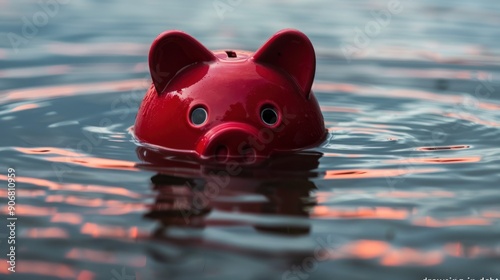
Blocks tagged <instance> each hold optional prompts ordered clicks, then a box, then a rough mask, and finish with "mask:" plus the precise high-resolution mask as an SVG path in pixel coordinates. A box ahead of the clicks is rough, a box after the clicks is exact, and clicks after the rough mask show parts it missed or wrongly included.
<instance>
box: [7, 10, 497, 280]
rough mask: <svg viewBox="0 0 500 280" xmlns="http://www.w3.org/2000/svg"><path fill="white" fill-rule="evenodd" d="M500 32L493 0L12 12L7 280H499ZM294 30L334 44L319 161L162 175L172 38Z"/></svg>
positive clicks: (232, 39)
mask: <svg viewBox="0 0 500 280" xmlns="http://www.w3.org/2000/svg"><path fill="white" fill-rule="evenodd" d="M499 26H500V2H496V1H486V0H478V1H465V0H463V1H462V0H455V1H451V0H433V1H430V0H421V1H409V0H353V1H340V0H335V1H331V0H330V1H326V0H313V1H304V0H291V1H280V0H269V1H261V0H257V1H249V0H209V1H184V2H181V1H175V2H174V1H170V2H165V1H156V0H146V1H142V2H138V1H129V0H122V1H116V0H107V1H97V0H88V1H83V0H37V1H34V0H33V1H28V0H17V1H13V0H0V127H1V131H2V132H1V134H0V135H1V137H0V167H1V168H0V172H1V173H0V181H2V182H4V183H5V184H4V183H2V184H4V185H5V186H6V185H7V181H8V177H7V169H8V168H14V169H15V174H16V180H17V181H16V182H17V188H16V191H17V193H16V195H17V196H16V203H17V208H16V215H17V217H18V221H17V231H16V234H17V235H16V237H17V240H18V245H17V246H16V250H17V251H16V256H17V259H16V273H10V272H9V271H8V270H7V269H8V268H9V264H8V263H7V262H6V261H7V256H6V254H7V253H8V246H7V243H6V240H7V237H8V234H9V232H8V231H7V229H6V227H5V226H0V237H1V243H0V249H1V254H0V275H1V276H0V278H2V279H4V278H5V279H35V278H36V279H79V280H82V279H116V280H122V279H126V280H133V279H289V280H292V279H301V280H303V279H425V278H426V277H427V278H428V279H439V278H442V279H455V278H456V279H461V278H463V279H467V280H471V279H477V280H479V279H481V278H482V277H485V279H489V278H488V277H492V278H493V279H495V278H500V266H498V263H499V260H500V238H499V236H500V203H499V202H500V189H499V182H500V175H499V174H500V173H499V172H498V170H499V167H500V150H499V148H498V143H499V139H500V131H499V127H500V95H499V92H500V67H499V60H500V59H499V57H500V56H499V55H500V49H499V48H498V44H499V42H500V41H499V38H500V28H499ZM283 28H296V29H299V30H301V31H302V32H304V33H305V34H306V35H307V36H309V38H310V39H311V41H312V42H313V44H314V46H315V49H316V55H317V70H316V80H315V83H314V86H313V89H314V91H315V94H316V97H317V98H318V100H319V102H320V105H321V109H322V112H323V115H324V117H325V124H326V126H327V128H328V129H329V131H330V134H329V137H328V139H327V140H326V141H325V142H324V143H323V144H322V145H321V146H320V147H318V148H315V149H312V150H309V151H306V152H304V153H300V154H298V155H295V156H292V157H290V158H287V159H284V160H275V161H272V162H270V163H269V165H267V166H265V167H263V168H256V169H252V170H248V171H245V172H243V173H242V174H240V175H239V176H236V177H229V178H228V177H227V176H225V175H224V174H222V175H221V174H220V173H217V172H215V171H213V170H211V169H210V167H206V166H200V165H199V164H197V163H194V162H178V161H167V162H161V163H158V164H151V163H145V162H144V159H145V158H144V156H145V154H144V151H143V150H141V147H138V146H137V145H136V143H134V141H133V139H132V137H131V135H130V133H129V132H128V131H129V128H130V127H131V126H132V125H133V123H134V119H135V114H136V112H137V109H138V107H139V105H140V102H141V100H142V98H143V96H144V93H145V91H146V89H147V88H148V87H149V85H150V77H149V69H148V67H147V54H148V51H149V47H150V44H151V42H152V41H153V40H154V38H155V37H156V36H157V35H158V34H159V33H161V32H163V31H165V30H170V29H179V30H183V31H185V32H187V33H189V34H191V35H192V36H194V37H195V38H197V39H198V40H199V41H200V42H202V43H203V44H204V45H205V46H207V47H208V48H210V49H244V50H250V51H254V50H256V49H257V48H258V47H259V46H261V45H262V44H263V43H264V42H265V41H266V40H267V39H268V38H269V37H270V36H271V35H272V34H274V33H275V32H277V31H278V30H280V29H283ZM214 172H215V173H214ZM214 174H216V175H214ZM226 175H227V174H226ZM213 180H215V181H224V182H225V184H224V186H223V187H221V189H219V190H218V191H217V194H216V195H211V194H210V193H209V192H207V188H206V186H207V184H208V183H210V182H212V181H213ZM226 180H227V181H226ZM0 194H1V196H0V203H1V204H2V207H1V208H0V209H1V210H0V213H1V214H2V217H6V215H7V214H9V213H8V210H7V208H6V205H7V202H8V200H7V188H6V187H5V188H0ZM4 206H5V207H4ZM2 220H3V221H5V223H7V220H6V218H2Z"/></svg>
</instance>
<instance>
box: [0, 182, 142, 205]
mask: <svg viewBox="0 0 500 280" xmlns="http://www.w3.org/2000/svg"><path fill="white" fill-rule="evenodd" d="M16 179H17V182H20V183H24V184H32V185H35V186H40V187H46V188H48V189H50V190H61V189H62V190H69V191H80V192H97V193H103V194H114V195H121V196H127V197H131V198H139V197H141V195H139V194H138V193H135V192H132V191H130V190H128V189H125V188H119V187H111V186H98V185H80V184H58V183H56V182H52V181H49V180H44V179H38V178H30V177H16ZM0 180H1V181H7V176H6V175H2V174H0ZM4 211H5V210H4Z"/></svg>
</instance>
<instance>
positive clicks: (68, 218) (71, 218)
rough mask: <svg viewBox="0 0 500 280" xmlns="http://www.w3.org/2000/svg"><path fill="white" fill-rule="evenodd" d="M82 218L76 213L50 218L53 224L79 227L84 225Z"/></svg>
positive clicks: (59, 214)
mask: <svg viewBox="0 0 500 280" xmlns="http://www.w3.org/2000/svg"><path fill="white" fill-rule="evenodd" d="M82 220H83V218H82V216H81V215H80V214H76V213H55V214H54V215H52V217H51V218H50V222H52V223H67V224H73V225H78V224H81V223H82Z"/></svg>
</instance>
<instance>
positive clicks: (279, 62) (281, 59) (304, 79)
mask: <svg viewBox="0 0 500 280" xmlns="http://www.w3.org/2000/svg"><path fill="white" fill-rule="evenodd" d="M253 58H254V60H255V62H257V63H260V64H267V65H272V66H275V67H278V68H280V69H281V70H283V71H284V72H286V73H288V74H289V75H290V76H291V77H292V78H293V79H294V80H295V82H296V83H297V85H298V86H299V87H300V88H301V89H302V91H303V95H304V96H305V97H306V98H308V97H309V93H310V92H311V87H312V83H313V80H314V73H315V71H316V55H315V53H314V47H313V45H312V43H311V41H310V40H309V38H307V36H306V35H305V34H304V33H302V32H300V31H298V30H293V29H285V30H281V31H279V32H278V33H276V34H274V35H273V36H272V37H271V38H270V39H269V40H268V41H267V42H266V43H265V44H264V45H263V46H262V47H260V48H259V49H258V50H257V51H256V52H255V54H254V55H253Z"/></svg>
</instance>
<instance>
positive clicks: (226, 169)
mask: <svg viewBox="0 0 500 280" xmlns="http://www.w3.org/2000/svg"><path fill="white" fill-rule="evenodd" d="M137 153H138V155H139V158H140V159H142V160H143V161H144V163H143V164H141V165H138V167H140V168H142V169H148V170H152V171H155V172H157V174H156V175H154V176H153V177H152V178H151V183H152V188H153V189H154V191H155V192H156V197H155V202H154V204H153V205H151V207H150V211H149V212H148V213H147V214H146V217H148V218H151V219H156V220H159V221H160V222H161V227H160V231H161V230H163V229H165V228H169V227H194V228H200V229H203V228H206V227H210V226H215V225H217V226H228V227H230V226H237V225H247V226H250V227H253V228H254V229H255V230H258V231H265V232H272V233H277V234H286V235H302V234H308V233H309V230H310V225H309V222H308V219H307V218H308V217H309V212H308V210H309V208H311V207H313V206H314V205H315V204H316V202H315V200H314V199H313V198H312V197H311V196H310V194H311V192H313V191H314V190H315V189H316V186H315V185H314V183H313V182H312V181H311V180H310V179H311V178H313V177H316V176H317V174H316V172H315V169H316V168H317V167H318V163H319V158H320V157H321V155H320V154H318V153H312V152H310V153H300V154H293V155H286V156H282V157H276V158H273V159H272V160H269V161H266V163H265V164H264V165H260V166H258V167H252V168H250V167H248V166H245V165H235V166H230V165H224V166H221V165H202V164H200V163H199V162H197V161H185V160H179V161H178V160H176V159H172V158H165V157H163V156H162V155H161V154H158V153H155V152H153V151H150V150H147V149H146V148H142V147H141V148H138V150H137ZM213 212H220V213H231V216H234V217H237V216H238V215H247V214H251V215H257V216H262V217H269V216H275V217H299V218H300V217H302V218H305V219H299V220H300V221H299V222H297V221H295V222H291V221H289V222H280V223H276V224H269V223H266V222H262V223H260V222H254V223H252V222H248V221H247V222H244V221H240V220H239V219H237V218H236V219H212V218H209V216H210V214H211V213H213Z"/></svg>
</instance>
